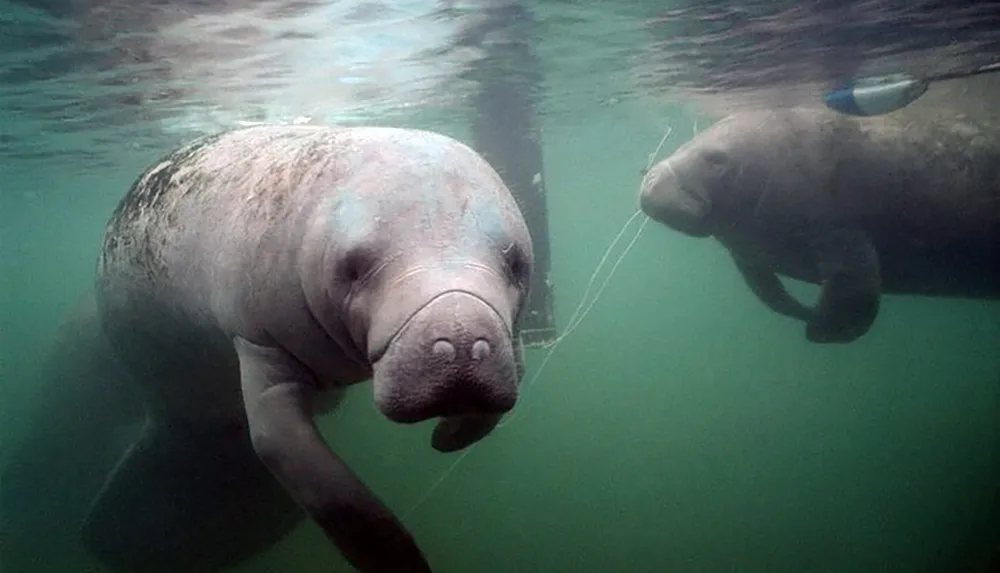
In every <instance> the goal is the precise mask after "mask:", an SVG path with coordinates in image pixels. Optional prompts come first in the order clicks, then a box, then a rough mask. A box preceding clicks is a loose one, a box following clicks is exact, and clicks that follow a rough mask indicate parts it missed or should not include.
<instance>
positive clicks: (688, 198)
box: [639, 158, 711, 237]
mask: <svg viewBox="0 0 1000 573" xmlns="http://www.w3.org/2000/svg"><path fill="white" fill-rule="evenodd" d="M672 159H674V158H667V159H664V160H663V161H661V162H659V163H657V164H656V165H654V166H653V167H652V168H651V169H650V170H649V172H647V173H646V176H645V177H643V180H642V185H641V187H640V191H639V208H640V209H642V212H643V213H645V214H646V216H648V217H649V218H650V219H653V220H654V221H656V222H658V223H661V224H663V225H666V226H667V227H670V228H671V229H674V230H676V231H679V232H681V233H684V234H686V235H690V236H692V237H705V236H708V235H710V234H711V231H710V229H709V214H710V211H711V201H709V199H708V194H707V192H706V191H705V190H704V189H700V188H696V187H693V186H691V184H690V183H688V184H687V185H685V182H682V181H681V179H680V177H679V175H678V173H677V167H675V166H674V165H673V164H672V163H671V160H672Z"/></svg>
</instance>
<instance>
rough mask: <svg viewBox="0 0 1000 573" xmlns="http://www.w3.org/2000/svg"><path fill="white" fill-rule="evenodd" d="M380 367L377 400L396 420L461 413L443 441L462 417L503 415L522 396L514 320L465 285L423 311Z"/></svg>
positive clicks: (397, 338)
mask: <svg viewBox="0 0 1000 573" xmlns="http://www.w3.org/2000/svg"><path fill="white" fill-rule="evenodd" d="M501 312H502V310H501ZM373 370H374V376H373V378H374V379H373V382H374V386H375V403H376V405H377V407H378V409H379V410H380V411H381V412H382V414H383V415H384V416H386V417H387V418H389V419H390V420H393V421H395V422H400V423H414V422H420V421H423V420H427V419H430V418H437V417H443V418H453V420H452V421H451V422H448V420H445V421H444V422H443V424H444V423H445V422H447V424H445V429H443V430H440V431H439V434H441V436H440V437H436V440H443V439H444V436H445V435H449V434H455V433H456V432H457V431H458V430H459V427H460V426H463V427H464V425H463V424H458V423H457V422H455V421H454V420H458V419H470V418H472V419H475V418H477V417H482V418H489V419H492V418H494V417H499V416H500V415H502V414H503V413H505V412H508V411H510V410H511V409H512V408H513V407H514V403H515V402H516V401H517V389H518V368H517V364H516V359H515V353H514V348H513V343H512V340H511V334H510V331H509V329H508V327H507V322H506V321H505V320H504V318H503V316H501V314H500V313H499V312H498V311H497V310H496V309H495V308H494V307H493V306H491V305H490V304H489V303H487V302H486V301H485V300H484V299H483V298H480V297H478V296H476V295H473V294H470V293H467V292H464V291H451V292H447V293H444V294H442V295H440V296H438V297H436V298H434V299H433V300H431V301H430V302H429V303H427V304H426V305H425V306H424V307H422V308H421V309H420V310H418V311H417V312H416V313H415V314H414V315H413V316H412V317H411V318H410V319H409V320H408V321H407V322H406V323H405V324H404V325H403V326H402V328H401V329H400V330H399V332H398V333H397V334H396V336H395V337H394V338H393V340H392V341H391V342H390V343H389V346H388V347H387V348H386V351H385V353H384V354H383V355H382V356H381V357H380V358H379V360H377V361H376V362H375V364H374V368H373ZM448 425H452V426H454V428H453V429H452V430H448V429H447V427H448ZM462 431H466V430H462ZM480 437H481V436H480ZM438 449H450V448H447V447H442V448H438Z"/></svg>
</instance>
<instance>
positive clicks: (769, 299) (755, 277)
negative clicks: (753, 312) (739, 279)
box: [733, 257, 813, 320]
mask: <svg viewBox="0 0 1000 573" xmlns="http://www.w3.org/2000/svg"><path fill="white" fill-rule="evenodd" d="M733 260H734V261H735V262H736V268H737V269H738V270H739V272H740V274H741V275H742V276H743V281H744V282H746V284H747V286H749V287H750V290H751V291H753V294H754V295H756V296H757V298H758V299H760V301H761V302H763V303H764V304H765V305H767V307H768V308H770V309H771V310H773V311H774V312H777V313H778V314H783V315H785V316H790V317H792V318H797V319H799V320H809V318H810V317H811V316H812V314H813V312H812V310H811V309H809V308H808V307H806V306H805V305H804V304H802V303H801V302H799V301H797V300H795V298H794V297H793V296H792V295H791V294H789V292H788V291H787V290H785V285H783V284H781V279H780V278H778V275H776V274H774V272H773V271H771V270H770V269H766V268H761V267H756V266H753V265H752V264H750V263H748V262H746V261H743V260H740V259H739V258H736V257H734V258H733Z"/></svg>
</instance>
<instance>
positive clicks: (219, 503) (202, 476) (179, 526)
mask: <svg viewBox="0 0 1000 573" xmlns="http://www.w3.org/2000/svg"><path fill="white" fill-rule="evenodd" d="M304 517H305V515H304V513H303V512H302V509H301V508H300V507H299V506H298V505H297V504H295V502H294V501H293V500H292V499H291V498H290V497H289V495H288V494H287V493H286V492H285V491H284V489H283V488H282V487H281V485H280V484H279V483H278V482H277V481H276V480H275V479H274V477H273V476H272V475H271V474H270V472H268V470H267V468H265V467H264V465H263V464H262V463H261V462H260V460H259V459H258V458H257V456H256V454H255V453H254V451H253V448H252V446H251V443H250V436H249V432H248V431H247V428H246V427H244V426H237V427H232V428H223V427H216V426H212V427H206V428H191V427H189V425H188V424H176V423H172V421H169V420H167V421H154V422H152V423H149V424H147V427H146V429H145V431H144V433H143V436H142V437H141V438H140V439H139V441H137V442H136V443H135V444H134V445H133V446H132V447H131V448H130V449H129V450H128V452H126V454H125V456H124V457H123V458H122V460H121V461H120V462H119V464H118V466H117V467H116V468H115V470H114V471H113V472H112V474H111V475H110V477H109V478H108V481H107V482H106V483H105V485H104V488H103V489H102V491H101V493H100V494H99V496H98V497H97V499H96V501H95V502H94V504H93V506H92V508H91V511H90V514H89V515H88V516H87V520H86V522H85V523H84V527H83V532H82V534H83V541H84V544H85V545H86V546H87V547H88V549H89V550H90V551H91V552H93V553H94V554H95V556H96V557H98V559H100V560H101V561H102V562H103V563H105V564H106V565H108V566H110V567H111V568H112V569H113V570H115V571H124V572H128V573H160V572H162V573H167V572H177V571H185V572H198V573H206V572H211V571H218V570H220V569H224V568H228V567H230V566H232V565H235V564H236V563H239V562H241V561H243V560H245V559H247V558H249V557H251V556H253V555H255V554H257V553H259V552H260V551H261V550H263V549H264V548H266V547H268V546H270V545H271V544H273V543H275V542H277V541H278V540H280V539H281V538H282V537H284V536H285V535H287V534H288V533H289V532H290V531H291V530H292V529H294V528H295V526H296V525H297V524H298V523H299V522H300V521H301V520H302V519H303V518H304Z"/></svg>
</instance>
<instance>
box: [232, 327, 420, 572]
mask: <svg viewBox="0 0 1000 573" xmlns="http://www.w3.org/2000/svg"><path fill="white" fill-rule="evenodd" d="M235 342H236V350H237V353H238V355H239V360H240V374H241V377H242V381H243V397H244V401H245V402H246V410H247V419H248V420H249V422H250V433H251V436H252V438H253V445H254V448H255V450H256V452H257V455H258V456H260V459H261V460H263V462H264V463H265V464H266V465H267V467H268V468H270V470H271V472H272V473H273V474H274V475H275V477H277V478H278V481H280V482H281V483H282V484H283V485H284V486H285V489H287V490H288V492H289V493H290V494H291V496H292V498H293V499H295V500H296V501H297V502H298V503H299V504H301V505H302V507H303V508H305V510H306V513H308V514H309V516H310V517H312V519H313V520H314V521H315V522H316V523H317V524H318V525H319V526H320V527H321V528H322V529H323V531H324V532H326V534H327V536H328V537H330V539H331V540H332V541H333V542H334V543H335V544H336V545H337V547H338V548H339V549H340V551H341V553H343V555H344V557H346V558H347V560H348V561H350V563H351V564H352V565H353V566H354V567H355V568H356V569H358V570H359V571H361V572H362V573H429V572H430V567H429V566H428V565H427V562H426V561H425V560H424V557H423V555H422V554H421V552H420V549H419V548H418V547H417V545H416V543H415V542H414V540H413V538H412V537H411V536H410V534H409V532H407V531H406V529H405V528H404V527H403V525H402V524H401V523H400V522H399V520H397V519H396V517H395V516H394V515H393V514H392V513H391V512H390V511H389V510H388V509H387V508H386V507H385V506H384V505H382V503H381V502H380V501H379V500H378V499H377V498H376V497H375V495H374V494H373V493H372V492H371V491H369V489H368V488H367V487H366V486H365V485H364V484H363V483H362V482H361V480H359V479H358V478H357V476H355V475H354V473H353V472H352V471H351V470H350V468H348V467H347V465H346V464H345V463H344V462H343V460H341V459H340V458H339V457H338V456H337V455H336V454H334V453H333V451H332V450H331V449H330V448H329V447H328V446H327V444H326V443H325V442H324V441H323V438H322V436H320V434H319V431H318V430H317V429H316V426H315V425H314V424H313V421H312V419H311V413H312V411H313V406H314V400H315V393H316V392H315V387H314V385H313V379H312V376H311V374H310V373H309V372H308V371H307V370H306V369H305V368H304V367H303V366H302V365H301V364H299V363H298V362H297V361H296V360H295V359H294V358H293V357H291V356H289V355H288V354H287V353H286V352H285V351H283V350H280V349H276V348H267V347H262V346H258V345H255V344H253V343H251V342H248V341H246V340H243V339H240V338H237V339H236V341H235Z"/></svg>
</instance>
